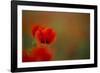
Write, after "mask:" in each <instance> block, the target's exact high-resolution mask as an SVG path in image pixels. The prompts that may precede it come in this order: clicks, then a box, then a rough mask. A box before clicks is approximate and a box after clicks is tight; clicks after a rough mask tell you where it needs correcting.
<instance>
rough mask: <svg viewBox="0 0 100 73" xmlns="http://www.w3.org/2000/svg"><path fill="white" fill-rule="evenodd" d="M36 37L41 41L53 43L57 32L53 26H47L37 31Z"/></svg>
mask: <svg viewBox="0 0 100 73" xmlns="http://www.w3.org/2000/svg"><path fill="white" fill-rule="evenodd" d="M36 39H37V40H38V41H39V42H40V43H44V44H51V43H52V42H53V41H54V40H55V39H56V33H55V31H54V30H53V29H52V28H45V29H40V30H37V31H36Z"/></svg>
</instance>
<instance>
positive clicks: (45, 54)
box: [22, 48, 53, 62]
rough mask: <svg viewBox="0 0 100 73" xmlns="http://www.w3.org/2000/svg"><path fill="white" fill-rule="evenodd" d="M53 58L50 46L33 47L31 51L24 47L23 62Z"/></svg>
mask: <svg viewBox="0 0 100 73" xmlns="http://www.w3.org/2000/svg"><path fill="white" fill-rule="evenodd" d="M52 58H53V53H52V52H50V51H49V50H48V48H33V49H32V50H31V52H28V51H27V50H25V49H23V51H22V62H35V61H50V60H52Z"/></svg>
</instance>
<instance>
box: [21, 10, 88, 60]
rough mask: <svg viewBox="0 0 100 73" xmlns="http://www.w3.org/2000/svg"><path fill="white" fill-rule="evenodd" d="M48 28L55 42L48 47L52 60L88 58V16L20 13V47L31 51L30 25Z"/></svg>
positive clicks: (57, 13) (39, 12) (25, 11)
mask: <svg viewBox="0 0 100 73" xmlns="http://www.w3.org/2000/svg"><path fill="white" fill-rule="evenodd" d="M36 24H39V25H43V26H46V27H50V28H52V29H54V30H55V32H56V41H55V42H54V43H53V44H52V45H50V46H49V49H51V50H52V51H53V52H54V59H53V60H75V59H89V58H90V14H88V13H74V12H73V13H71V12H48V11H29V10H23V11H22V33H23V34H22V44H23V45H22V47H23V49H32V48H33V47H36V44H34V45H32V40H33V39H32V25H36Z"/></svg>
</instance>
